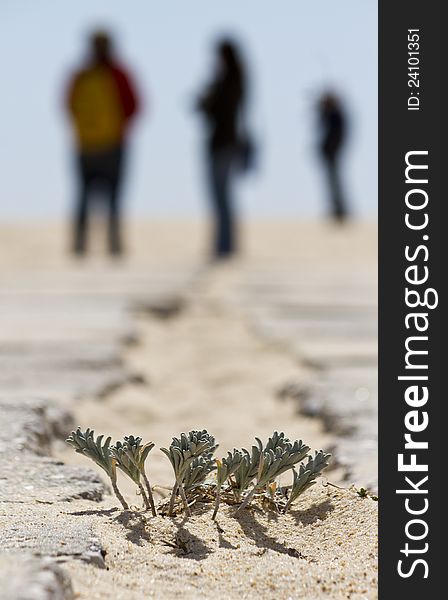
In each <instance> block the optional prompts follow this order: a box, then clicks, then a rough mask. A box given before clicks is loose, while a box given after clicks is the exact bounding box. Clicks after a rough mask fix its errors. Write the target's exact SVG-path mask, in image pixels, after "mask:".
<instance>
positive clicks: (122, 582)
mask: <svg viewBox="0 0 448 600" xmlns="http://www.w3.org/2000/svg"><path fill="white" fill-rule="evenodd" d="M66 233H67V232H66V230H64V228H62V227H61V226H60V225H59V224H54V225H51V224H45V225H44V224H39V225H36V224H34V225H31V224H30V225H20V226H17V225H15V226H8V227H5V226H1V227H0V237H1V239H2V247H3V250H4V251H2V252H1V253H0V273H1V274H2V275H3V276H7V277H12V276H13V275H14V276H19V277H20V276H22V277H24V276H25V275H26V274H27V273H36V272H45V273H47V274H48V273H51V274H52V276H55V275H56V276H57V274H58V273H62V272H64V273H67V272H72V273H75V274H76V273H78V272H80V271H83V270H84V271H85V270H87V271H89V270H90V271H91V272H93V273H96V272H98V273H99V275H98V276H99V277H101V273H102V271H103V270H104V269H106V270H107V271H108V272H109V271H113V272H114V273H118V277H119V273H120V272H125V271H126V269H134V270H135V271H138V272H141V271H144V269H145V268H147V269H148V270H150V269H152V268H154V267H155V266H156V267H157V268H158V269H160V268H162V269H163V268H164V266H166V268H167V269H168V267H169V268H171V269H173V268H174V269H179V270H182V269H190V270H191V272H192V273H193V275H192V283H191V285H190V286H189V288H188V290H187V291H186V293H185V298H184V303H183V304H182V308H181V310H179V312H178V313H176V314H174V315H173V316H172V317H171V318H160V314H157V312H154V311H148V310H146V311H145V310H136V311H134V313H133V314H132V322H133V325H134V327H135V329H136V331H137V342H136V343H134V344H133V345H128V346H123V349H122V358H123V362H124V364H125V366H126V368H127V369H128V370H129V371H132V372H135V373H138V380H137V381H135V382H133V381H130V382H128V383H126V384H124V385H121V386H119V387H117V389H112V390H111V391H109V392H108V393H106V394H103V395H102V397H101V398H98V397H97V396H95V395H90V396H89V395H85V396H84V397H82V398H79V399H78V400H77V401H76V402H70V401H68V402H67V399H65V400H64V406H66V407H68V408H69V410H70V412H71V413H72V414H73V415H74V420H75V422H76V424H79V425H80V426H81V427H82V428H86V427H93V428H94V429H95V431H96V432H97V433H106V434H107V435H111V436H112V437H113V438H114V439H116V438H119V437H121V436H122V435H124V434H130V433H132V434H135V435H141V436H142V437H143V438H144V440H145V441H146V440H152V441H153V442H155V443H156V449H154V450H153V451H152V452H151V454H150V457H149V459H148V466H149V477H150V479H151V482H152V483H153V484H155V486H156V492H157V494H156V496H157V498H158V501H160V500H161V499H162V498H163V497H165V496H166V495H167V494H168V488H169V486H171V485H172V471H171V467H170V464H169V462H168V460H167V459H166V457H165V456H164V455H163V454H162V453H161V452H160V450H159V449H158V448H160V446H168V445H169V443H170V440H171V437H172V436H173V435H178V434H180V432H181V431H187V430H189V429H202V428H207V429H208V430H209V431H210V432H211V433H213V434H214V435H215V437H216V439H217V441H218V442H219V443H220V447H219V449H218V451H217V455H218V456H224V454H225V453H226V452H227V450H231V449H232V448H233V447H250V445H251V444H252V443H253V440H254V437H255V436H258V437H260V438H261V439H266V438H267V437H268V436H269V435H270V434H271V433H272V431H274V430H279V431H285V433H286V434H287V435H288V437H290V438H291V439H303V440H304V441H305V442H306V443H307V444H308V445H310V446H311V447H312V449H313V450H314V449H320V448H323V449H331V447H332V444H333V441H334V440H333V436H332V434H331V432H329V431H326V430H325V428H324V427H323V425H322V422H321V421H320V420H319V419H315V418H314V419H313V418H306V417H304V416H303V415H300V414H299V413H298V410H297V406H296V405H295V404H294V403H292V402H282V401H280V400H279V398H278V390H279V388H281V386H282V385H284V384H285V383H287V382H288V381H291V380H293V381H299V382H300V381H304V382H305V381H307V380H308V379H309V377H310V376H311V372H310V367H309V365H307V364H306V362H305V361H300V360H299V359H298V358H297V355H296V354H294V353H292V352H291V351H290V349H289V348H288V346H287V345H283V344H281V343H278V342H275V341H271V342H270V341H269V340H267V339H265V338H264V337H263V336H260V335H258V334H257V333H256V331H255V330H254V327H253V326H252V325H251V323H250V321H249V320H248V319H247V318H246V316H245V311H244V310H243V308H242V306H241V304H240V303H239V302H235V298H236V297H239V296H238V293H239V292H238V291H235V290H238V289H239V286H241V284H242V283H243V284H244V281H243V282H242V280H241V278H242V276H245V274H247V273H251V272H257V271H259V270H260V268H266V266H268V267H269V269H271V270H274V271H275V269H276V265H278V272H279V273H281V272H282V269H285V268H287V269H291V268H295V266H297V270H298V272H299V273H300V269H301V268H305V269H307V270H308V271H309V270H313V269H314V268H318V267H320V266H322V264H323V263H325V268H327V269H331V268H332V261H333V262H334V263H335V264H336V263H337V264H343V265H344V268H346V269H350V268H351V267H352V266H355V267H357V268H358V267H359V266H360V265H361V266H362V265H364V264H366V265H368V269H370V270H374V269H375V266H374V265H375V261H376V228H375V226H374V225H373V224H358V225H356V226H355V225H350V224H349V225H347V226H346V228H340V229H335V228H332V227H330V225H327V224H316V223H311V224H300V223H294V222H289V223H285V222H283V223H269V222H265V223H258V224H254V225H251V226H249V227H248V228H247V231H246V238H245V239H246V243H245V247H244V253H243V258H241V259H239V260H237V261H232V262H229V263H228V264H224V265H221V266H218V267H215V268H210V267H209V266H207V265H206V264H205V261H204V260H203V258H202V257H203V252H204V248H205V246H206V242H205V240H206V235H205V229H204V227H203V226H201V225H198V224H194V223H190V224H188V223H182V222H173V223H157V222H156V223H150V222H141V223H135V224H131V225H130V227H129V233H128V240H129V244H128V246H129V258H128V259H126V260H124V261H123V262H118V263H116V264H109V263H108V262H107V259H104V258H103V256H102V251H101V250H102V249H101V245H100V244H99V243H97V244H96V246H97V247H96V248H95V252H94V256H93V257H92V258H90V259H89V260H88V261H87V262H86V264H84V263H82V262H77V261H74V260H73V259H71V258H69V257H68V256H67V253H66V252H65V247H66ZM242 265H243V268H242ZM54 454H55V456H56V457H57V458H60V459H62V460H63V461H64V462H67V463H71V464H83V465H86V464H87V461H86V460H85V459H83V457H80V456H79V455H77V454H75V453H74V452H72V451H71V449H70V448H68V447H67V446H65V445H64V444H63V443H62V442H59V443H57V444H55V445H54ZM90 466H91V467H92V468H93V469H95V468H96V467H95V465H93V463H92V464H91V465H90ZM334 466H335V467H336V465H334ZM342 476H343V474H342V473H341V470H340V469H338V468H334V469H333V470H328V473H326V476H325V478H324V479H323V480H320V481H319V483H318V484H317V485H316V486H314V487H313V488H311V489H310V490H308V491H307V492H306V493H305V494H304V495H303V496H302V497H301V498H300V500H299V501H297V502H296V503H295V504H294V507H293V510H292V511H291V512H290V514H288V515H281V514H277V513H275V512H274V511H261V510H260V509H259V507H257V506H254V507H252V508H250V509H247V510H244V511H243V512H242V513H241V514H240V515H238V516H236V515H235V508H234V507H229V506H226V505H223V506H222V507H221V509H220V512H219V516H218V520H217V523H213V522H212V520H211V518H210V517H211V509H210V507H209V506H207V505H198V506H195V507H193V516H192V517H191V518H186V517H184V516H178V517H176V518H174V519H169V518H167V517H161V516H158V517H156V518H151V517H150V516H148V515H147V514H146V513H144V514H143V513H142V512H138V513H136V512H128V513H122V512H121V511H120V510H118V509H117V508H116V502H115V500H114V498H113V497H111V496H108V497H106V499H105V500H103V501H102V502H100V503H92V502H88V501H85V500H75V501H72V502H71V503H70V504H69V505H68V504H67V505H65V506H63V507H61V506H58V507H56V506H54V507H50V508H49V510H51V511H54V516H55V518H63V514H64V513H86V511H87V512H89V511H90V512H89V514H91V517H89V518H90V519H91V522H92V525H93V527H94V530H95V532H96V534H97V536H98V538H99V539H100V540H101V543H102V545H103V548H104V550H105V552H106V555H105V563H106V566H107V569H105V570H101V569H98V568H96V567H94V566H91V565H85V564H83V563H82V562H81V561H76V560H71V561H68V562H67V563H65V565H64V566H65V568H66V569H67V570H68V571H69V573H70V575H71V577H72V582H73V587H74V589H75V593H76V598H79V599H80V600H84V599H86V600H87V598H89V599H96V598H98V599H100V598H101V599H104V598H113V599H117V600H121V599H123V600H128V599H129V600H134V599H140V598H160V599H165V598H166V599H170V598H177V597H179V596H180V595H182V597H184V598H193V597H200V598H204V599H208V598H214V599H221V598H222V599H226V598H229V599H233V598H267V599H268V598H285V599H286V598H304V599H307V600H317V599H319V598H351V599H353V600H358V599H359V600H361V599H364V598H376V597H377V579H376V575H377V573H376V571H377V554H376V553H377V549H376V540H377V502H375V501H373V500H372V499H371V498H361V497H360V496H359V495H358V494H357V493H356V492H355V491H353V490H339V489H337V488H335V487H332V486H328V485H327V484H326V482H327V481H330V482H334V483H336V484H341V483H342ZM288 477H289V476H288ZM282 483H283V484H287V483H288V481H287V480H284V479H283V480H282ZM119 485H120V489H122V491H123V492H124V494H125V496H126V498H127V500H128V501H129V503H130V504H131V505H133V506H135V505H140V502H141V499H140V498H139V497H137V496H136V495H135V491H134V489H133V485H132V483H130V482H128V481H126V480H124V479H123V478H122V477H121V476H120V479H119ZM342 485H345V484H342Z"/></svg>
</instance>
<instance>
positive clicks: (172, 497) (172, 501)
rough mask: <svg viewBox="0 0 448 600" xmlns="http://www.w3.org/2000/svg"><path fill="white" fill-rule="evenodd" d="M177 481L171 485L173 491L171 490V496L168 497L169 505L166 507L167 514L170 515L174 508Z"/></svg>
mask: <svg viewBox="0 0 448 600" xmlns="http://www.w3.org/2000/svg"><path fill="white" fill-rule="evenodd" d="M178 487H179V486H178V483H177V481H176V482H175V484H174V487H173V491H172V492H171V498H170V506H169V508H168V516H169V517H172V516H173V510H174V501H175V500H176V496H177V488H178Z"/></svg>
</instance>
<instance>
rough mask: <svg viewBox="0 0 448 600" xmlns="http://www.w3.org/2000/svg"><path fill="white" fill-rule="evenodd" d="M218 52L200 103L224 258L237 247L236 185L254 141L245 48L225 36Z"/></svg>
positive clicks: (216, 253)
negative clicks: (247, 115)
mask: <svg viewBox="0 0 448 600" xmlns="http://www.w3.org/2000/svg"><path fill="white" fill-rule="evenodd" d="M215 52H216V66H215V72H214V74H213V76H212V79H211V82H210V83H209V84H208V85H207V87H206V90H205V92H204V93H203V94H202V95H201V96H200V98H199V100H198V104H197V108H198V110H199V111H200V112H201V114H202V115H203V116H204V120H205V125H206V131H207V135H206V144H207V145H206V151H207V162H208V165H207V171H208V180H209V187H210V199H211V204H212V211H213V215H214V230H215V231H214V242H213V248H212V253H213V257H214V258H215V259H222V258H227V257H230V256H231V255H232V254H234V253H235V252H236V249H237V240H236V229H237V224H236V216H235V207H234V199H233V194H232V187H233V181H234V179H235V175H236V174H237V172H238V170H240V171H241V170H246V169H248V168H249V167H250V166H251V162H252V160H253V156H252V155H253V147H252V143H251V141H250V139H249V137H248V135H247V132H246V131H245V129H244V123H243V118H244V115H243V111H244V107H245V101H246V94H247V89H246V88H247V82H246V73H245V68H244V65H243V62H242V59H241V56H240V51H239V48H238V46H237V44H236V43H235V42H234V41H233V40H231V39H227V38H225V39H222V40H220V41H219V42H218V44H217V45H216V50H215Z"/></svg>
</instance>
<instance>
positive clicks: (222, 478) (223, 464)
mask: <svg viewBox="0 0 448 600" xmlns="http://www.w3.org/2000/svg"><path fill="white" fill-rule="evenodd" d="M242 460H243V454H242V453H241V451H240V450H236V449H235V448H234V449H233V452H228V453H227V456H226V457H224V458H223V459H222V460H218V459H216V467H217V473H216V499H215V509H214V511H213V516H212V519H213V520H215V518H216V514H217V512H218V508H219V503H220V500H221V488H222V486H223V485H224V483H225V482H226V480H227V479H229V478H230V476H231V475H233V474H234V473H235V471H236V470H237V469H238V468H239V467H240V465H241V462H242Z"/></svg>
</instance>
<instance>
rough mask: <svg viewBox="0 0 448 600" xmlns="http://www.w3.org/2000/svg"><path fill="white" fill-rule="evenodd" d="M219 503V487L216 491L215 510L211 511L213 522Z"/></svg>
mask: <svg viewBox="0 0 448 600" xmlns="http://www.w3.org/2000/svg"><path fill="white" fill-rule="evenodd" d="M220 501H221V486H219V487H218V489H217V490H216V500H215V510H214V511H213V515H212V521H214V520H215V519H216V515H217V514H218V508H219V503H220Z"/></svg>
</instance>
